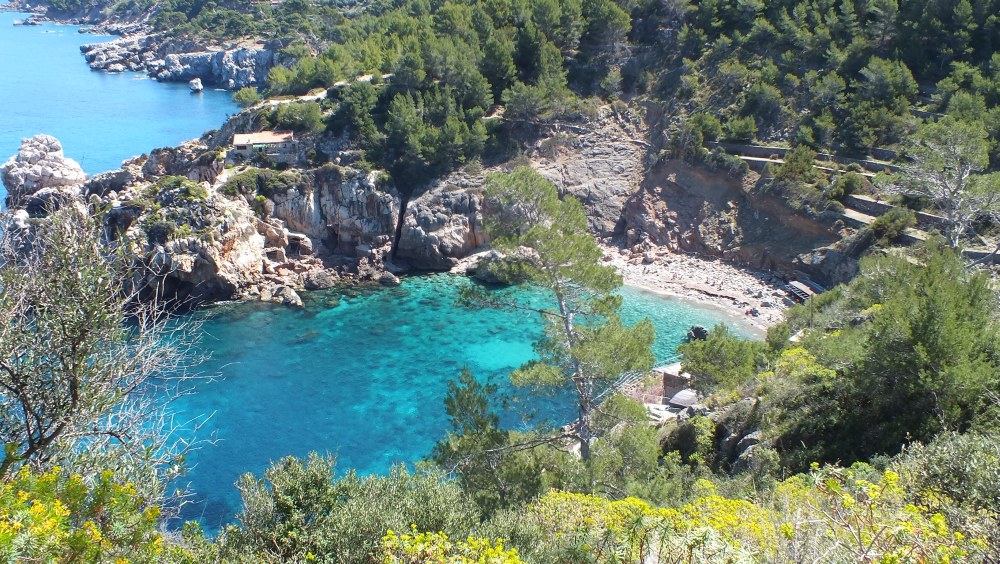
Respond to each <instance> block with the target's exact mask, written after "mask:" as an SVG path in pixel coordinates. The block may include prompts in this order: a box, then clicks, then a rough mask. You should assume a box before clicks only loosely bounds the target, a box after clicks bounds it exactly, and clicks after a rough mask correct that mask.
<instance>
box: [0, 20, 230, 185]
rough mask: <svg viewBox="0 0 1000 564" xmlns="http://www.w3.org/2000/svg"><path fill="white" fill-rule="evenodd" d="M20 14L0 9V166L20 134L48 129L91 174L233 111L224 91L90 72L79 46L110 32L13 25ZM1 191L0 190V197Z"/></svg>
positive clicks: (212, 124) (195, 132)
mask: <svg viewBox="0 0 1000 564" xmlns="http://www.w3.org/2000/svg"><path fill="white" fill-rule="evenodd" d="M25 17H27V14H18V13H14V12H0V76H2V77H3V80H0V104H2V107H3V115H2V116H0V163H2V162H3V161H6V160H7V158H8V157H11V156H13V155H15V154H16V153H17V150H18V148H19V147H20V146H21V139H23V138H25V137H31V136H32V135H37V134H39V133H46V134H49V135H52V136H54V137H56V138H57V139H59V141H60V142H61V143H62V146H63V152H64V153H65V154H66V156H67V157H69V158H71V159H73V160H75V161H77V162H78V163H80V166H82V167H83V170H84V171H85V172H86V173H87V174H91V175H92V174H96V173H99V172H104V171H108V170H114V169H116V168H118V167H119V166H121V163H122V161H125V160H128V159H130V158H132V157H134V156H136V155H140V154H142V153H148V152H149V151H150V150H152V149H155V148H158V147H165V146H171V145H177V144H178V143H180V142H182V141H187V140H189V139H194V138H197V137H199V136H201V134H202V133H204V132H205V131H208V130H210V129H215V128H218V127H220V126H221V125H222V124H223V123H224V122H225V120H226V118H227V116H229V115H232V114H235V113H237V112H238V111H239V107H238V106H237V105H236V104H234V103H233V101H232V98H231V95H230V93H229V92H225V91H222V90H212V89H210V88H209V89H206V90H205V91H204V92H202V93H201V94H192V93H191V90H190V88H188V85H187V84H186V83H160V82H157V81H156V80H153V79H151V78H149V77H148V76H146V75H145V74H143V73H137V72H124V73H117V74H108V73H104V72H98V71H92V70H90V67H89V66H87V62H86V61H85V60H84V58H83V55H82V54H81V53H80V45H82V44H84V43H95V42H98V41H106V40H111V39H114V37H108V36H100V35H91V34H81V33H79V27H77V26H69V25H56V24H51V23H45V24H42V25H40V26H15V25H13V22H14V21H15V20H20V19H24V18H25ZM4 195H6V194H5V192H4V191H3V188H2V187H0V200H2V197H3V196H4Z"/></svg>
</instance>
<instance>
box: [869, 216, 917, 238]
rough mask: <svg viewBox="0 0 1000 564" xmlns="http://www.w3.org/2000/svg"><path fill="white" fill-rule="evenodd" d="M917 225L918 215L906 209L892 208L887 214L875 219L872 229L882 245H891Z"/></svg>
mask: <svg viewBox="0 0 1000 564" xmlns="http://www.w3.org/2000/svg"><path fill="white" fill-rule="evenodd" d="M916 224H917V215H916V214H915V213H913V211H912V210H908V209H906V208H892V209H891V210H889V211H888V212H887V213H885V214H883V215H880V216H879V217H877V218H875V221H873V222H872V224H871V228H872V231H874V232H875V236H876V237H878V238H879V241H880V242H882V243H891V242H893V241H895V240H897V239H899V237H900V236H901V235H903V233H904V232H905V231H906V230H907V229H909V228H910V227H913V226H914V225H916Z"/></svg>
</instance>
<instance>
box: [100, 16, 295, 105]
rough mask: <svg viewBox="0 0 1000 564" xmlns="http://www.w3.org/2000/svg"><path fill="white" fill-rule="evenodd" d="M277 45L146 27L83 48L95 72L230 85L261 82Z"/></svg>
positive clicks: (237, 86) (241, 86) (228, 87)
mask: <svg viewBox="0 0 1000 564" xmlns="http://www.w3.org/2000/svg"><path fill="white" fill-rule="evenodd" d="M276 50H277V45H276V44H271V43H263V42H238V43H230V44H224V45H207V44H203V43H199V42H194V41H189V40H184V39H177V38H169V37H168V36H166V35H165V34H151V33H149V32H148V29H146V28H140V29H139V30H138V31H136V32H135V33H131V34H129V35H126V36H125V37H121V38H119V39H115V40H113V41H107V42H102V43H89V44H86V45H82V46H80V51H81V52H82V53H83V56H84V58H85V59H86V60H87V63H88V64H89V65H90V68H92V69H94V70H101V71H107V72H123V71H126V70H128V71H138V72H145V73H147V74H149V76H151V77H153V78H155V79H156V80H159V81H164V82H187V81H190V80H191V79H194V78H198V79H201V81H202V82H204V83H205V84H209V85H215V86H219V87H222V88H227V89H231V90H232V89H238V88H243V87H244V86H252V85H257V84H262V83H263V82H264V79H265V78H266V77H267V72H268V71H269V70H270V69H271V67H272V66H274V64H275V52H276Z"/></svg>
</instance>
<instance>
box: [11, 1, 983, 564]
mask: <svg viewBox="0 0 1000 564" xmlns="http://www.w3.org/2000/svg"><path fill="white" fill-rule="evenodd" d="M47 5H48V7H49V15H50V16H51V17H57V18H64V19H76V18H85V19H86V20H87V21H90V22H92V23H95V24H98V25H105V26H106V25H112V26H120V27H119V28H118V29H120V30H121V31H122V32H123V33H125V32H127V34H126V35H125V37H123V38H121V39H120V40H118V41H117V42H115V43H113V44H111V45H105V46H89V47H86V48H85V49H84V51H85V54H86V57H87V59H88V62H90V63H91V65H92V66H94V65H95V64H96V67H95V68H101V69H104V70H118V69H117V67H116V68H115V69H111V66H112V65H122V67H123V68H129V69H143V70H145V71H147V72H150V73H153V74H154V75H155V76H157V78H160V79H161V80H188V79H189V78H195V77H198V78H205V80H206V81H209V82H214V83H217V84H222V85H224V86H226V87H228V88H231V89H233V90H234V91H235V92H234V96H235V98H234V99H236V100H238V101H240V102H241V104H243V105H244V106H245V109H244V110H243V111H242V112H240V113H239V114H238V115H236V116H233V117H232V118H231V119H229V120H228V121H227V122H226V123H225V124H222V126H221V127H220V128H219V129H218V130H215V131H210V132H207V133H206V134H205V135H204V136H202V137H201V138H200V139H198V140H193V141H190V142H188V143H185V144H183V145H181V146H179V147H173V148H163V149H157V150H155V151H152V152H151V153H150V154H148V155H142V156H140V157H137V158H136V159H133V160H131V161H129V162H127V163H124V165H123V167H122V168H121V169H119V170H116V171H109V172H107V173H104V174H101V175H97V176H95V177H94V178H90V179H84V178H83V176H82V171H79V170H77V169H78V168H79V167H78V166H77V167H76V168H73V166H72V163H70V162H67V161H66V160H65V159H64V158H63V157H62V151H61V146H59V144H58V141H56V140H54V139H52V138H49V137H44V136H42V137H36V138H33V139H29V140H26V141H25V144H24V146H23V148H22V151H21V153H20V154H19V156H18V157H17V158H16V159H14V160H12V161H10V162H9V163H8V164H6V165H4V167H3V169H2V171H0V173H2V176H3V181H4V183H5V185H6V186H7V188H8V191H9V193H10V198H9V200H8V204H9V205H10V207H11V208H12V210H13V211H12V212H11V213H10V214H9V215H8V216H7V217H6V218H5V229H4V237H5V241H4V242H5V243H6V244H5V245H3V249H2V250H4V251H5V252H6V253H7V254H6V255H4V256H5V258H6V259H7V260H6V262H5V263H4V265H3V266H2V267H0V287H2V288H5V289H8V290H7V291H5V292H3V293H0V315H3V316H5V317H3V318H2V319H0V321H3V322H4V323H2V324H0V327H3V329H2V330H0V387H2V388H3V389H4V390H7V392H5V393H4V394H2V395H0V416H2V417H0V431H2V432H3V433H5V434H4V435H2V436H0V438H3V439H4V442H5V444H7V455H6V457H5V459H4V461H3V463H2V464H0V479H2V481H3V484H2V489H0V516H2V517H3V519H4V520H3V523H0V552H2V553H3V554H4V555H5V556H7V557H8V558H10V559H18V558H36V559H41V560H45V559H52V560H59V559H60V558H62V559H64V560H67V561H74V560H84V561H107V560H111V559H115V558H119V557H125V558H132V559H135V560H138V561H169V562H173V561H177V562H204V561H217V562H229V561H252V562H255V561H259V562H278V561H281V562H284V561H296V562H297V561H315V560H319V561H328V562H521V561H525V562H744V561H747V562H749V561H759V562H803V561H816V562H957V561H969V562H990V561H994V560H996V559H998V558H1000V470H998V469H1000V450H998V445H1000V316H998V313H1000V307H998V306H1000V292H998V284H997V278H996V270H995V262H996V253H994V252H991V251H992V250H993V248H994V247H997V248H1000V243H998V241H1000V172H997V168H998V166H1000V148H998V141H1000V45H998V44H996V41H997V38H998V37H1000V4H998V3H997V2H995V1H991V0H975V1H971V0H958V1H951V0H948V1H922V0H921V1H915V2H906V3H897V2H895V0H870V1H853V0H840V1H833V0H829V1H825V0H787V1H779V2H760V1H755V0H739V1H737V0H731V1H728V0H712V1H705V2H697V3H695V2H686V1H684V0H656V1H650V2H642V1H629V0H536V1H531V2H527V1H519V0H468V1H459V0H444V1H442V2H436V3H431V2H426V1H423V0H399V1H396V2H389V1H374V2H370V3H357V4H354V3H352V4H337V3H320V2H317V3H313V2H309V1H307V0H286V1H285V2H283V3H277V4H261V3H252V4H250V3H243V2H233V3H222V4H217V3H214V2H206V3H201V2H186V1H182V0H167V1H165V2H161V3H149V4H147V3H143V2H141V1H137V0H131V1H129V2H118V3H115V4H112V5H104V4H96V3H90V2H88V1H84V2H76V1H73V0H58V1H54V0H49V3H48V4H47ZM39 163H42V165H44V168H45V170H47V171H48V173H46V174H36V173H37V172H38V167H39V166H41V165H39ZM84 180H85V181H84ZM105 249H115V250H116V251H117V252H114V253H109V252H104V250H105ZM677 255H685V256H684V257H683V258H678V260H674V257H676V256H677ZM705 257H713V258H718V259H722V260H723V261H726V263H727V264H728V265H730V266H732V265H738V266H742V267H746V268H752V269H755V270H756V271H759V272H756V273H746V274H745V278H744V279H743V280H749V279H753V278H754V277H756V278H757V281H756V282H744V281H740V282H739V283H740V284H747V285H749V286H748V287H752V290H753V292H747V291H744V292H743V293H740V292H737V291H733V290H731V289H728V288H727V289H724V288H723V286H724V283H732V282H733V281H731V280H719V279H717V278H718V277H725V273H726V272H727V271H726V270H725V269H722V268H715V267H713V266H710V265H712V264H713V263H712V262H710V261H709V260H707V259H706V258H705ZM682 267H683V268H687V269H688V270H687V272H689V273H690V272H691V271H693V270H697V269H703V270H705V273H702V274H704V276H698V277H697V279H696V280H676V278H677V274H678V272H679V271H678V270H676V269H678V268H682ZM426 271H456V272H459V273H465V274H469V275H473V276H476V277H477V278H479V279H481V280H484V281H486V282H488V283H489V284H490V286H489V288H487V287H486V286H484V287H481V288H480V287H478V286H477V287H476V288H474V289H473V290H472V291H469V292H466V293H465V294H463V297H462V300H461V303H462V305H464V306H466V307H479V308H510V309H513V310H515V311H521V312H526V313H527V314H532V315H539V316H540V319H542V320H543V321H542V323H543V326H544V328H545V331H544V333H543V334H542V336H541V337H540V338H539V340H538V341H537V342H536V344H535V351H536V353H537V354H538V359H537V360H536V361H532V362H529V363H527V364H526V365H524V366H522V367H521V368H519V369H517V370H516V371H514V372H513V373H512V374H511V375H510V378H511V381H512V382H513V383H514V384H516V385H518V386H520V387H522V388H523V389H524V390H526V391H527V392H528V393H532V394H537V395H539V396H542V397H549V396H552V397H556V398H557V399H556V400H554V401H562V400H559V399H558V398H559V397H562V398H563V399H564V400H565V398H567V397H568V398H570V399H569V400H565V401H567V405H570V407H571V408H572V410H573V412H574V413H575V414H576V415H575V417H576V420H575V421H572V422H566V421H561V422H537V421H532V419H531V417H530V416H531V414H529V413H520V412H517V411H516V410H517V409H518V406H517V405H516V403H515V404H513V405H512V404H510V403H509V402H508V400H509V398H505V397H498V395H497V393H496V388H495V387H494V386H491V385H490V384H489V383H487V382H484V381H483V380H481V379H479V378H480V377H481V375H476V374H472V373H471V372H470V371H469V370H468V369H465V370H462V371H461V372H460V373H457V374H455V380H454V381H453V382H452V383H451V384H450V385H449V394H448V397H447V398H446V399H445V401H444V405H433V406H426V407H425V409H428V410H438V409H443V410H444V411H445V412H446V413H447V414H448V416H449V419H450V422H451V425H452V429H451V430H450V431H449V432H448V433H447V434H446V435H445V436H444V437H441V439H440V441H439V442H438V443H437V445H435V447H434V449H433V451H432V452H430V453H428V455H427V457H426V460H423V461H419V462H417V461H412V462H414V463H415V464H414V465H413V466H412V467H402V466H401V467H397V468H395V469H394V470H393V471H392V472H391V473H390V474H389V475H387V476H367V477H364V476H357V475H356V474H355V473H354V472H352V471H351V470H350V469H346V468H345V469H338V468H337V466H336V458H335V457H333V456H321V455H315V454H314V455H310V456H309V457H308V458H292V457H289V458H286V459H282V460H279V461H274V462H273V464H272V466H271V468H270V469H269V470H268V471H267V472H266V473H265V475H264V476H253V475H249V474H248V475H246V476H244V477H243V478H242V479H241V480H240V481H239V483H238V484H237V485H236V487H238V489H239V491H240V493H241V496H242V502H243V509H242V512H241V513H240V514H239V515H238V516H237V521H235V522H234V523H232V524H230V525H228V526H227V527H225V528H224V529H223V530H222V531H221V532H220V534H219V535H218V536H217V537H216V538H206V537H205V535H204V534H202V532H201V531H200V530H199V527H198V526H197V525H196V524H193V523H192V524H188V525H186V526H185V528H184V531H183V533H178V532H161V531H160V530H159V529H158V528H157V527H158V517H159V516H160V512H161V511H164V512H165V513H169V512H170V511H171V510H172V509H174V508H175V507H176V503H177V502H178V500H177V499H176V498H174V497H172V496H171V495H169V492H168V489H167V486H166V485H165V484H167V483H169V480H170V479H172V478H173V477H174V476H176V475H177V473H178V472H182V470H183V466H184V462H185V461H184V457H185V454H186V452H187V448H188V445H189V443H188V442H186V439H185V440H179V441H177V442H162V443H161V442H156V441H157V440H161V439H162V440H164V441H165V440H166V438H165V437H157V436H156V433H155V431H156V430H158V429H159V428H158V427H149V426H148V425H145V423H144V422H145V421H146V419H143V418H142V417H143V413H142V412H141V411H140V412H133V411H130V409H132V408H135V407H136V405H137V404H132V403H130V402H131V401H133V398H135V397H137V396H138V397H147V398H148V396H141V395H139V394H137V393H136V391H137V390H142V385H143V383H144V382H149V383H150V385H152V383H153V382H157V381H158V380H156V379H157V378H159V377H160V376H161V373H163V372H164V370H163V365H161V364H157V361H156V359H157V358H158V357H157V351H158V350H159V349H158V348H156V346H154V345H152V344H149V345H147V347H146V348H143V349H141V350H140V352H142V353H144V354H143V355H138V356H136V355H134V354H131V351H133V350H134V349H130V348H129V347H130V344H129V343H130V342H132V341H131V340H130V339H132V338H134V337H133V335H138V336H139V337H143V338H145V339H146V340H144V341H141V342H143V343H147V342H148V343H154V342H156V341H155V339H156V338H163V339H164V341H163V342H164V343H165V346H166V348H167V350H168V352H175V351H174V349H171V348H170V347H171V346H174V345H173V343H175V342H177V341H178V340H179V341H180V342H181V343H183V342H184V339H183V338H180V339H175V335H180V337H184V336H185V335H184V333H183V332H179V333H175V332H171V331H173V330H172V329H170V328H169V327H166V326H162V325H160V324H159V323H160V321H159V320H161V319H165V318H161V317H160V315H161V314H162V313H163V310H162V309H161V307H162V306H164V305H169V306H185V307H188V306H197V305H200V304H203V303H206V302H212V301H218V300H228V299H259V300H264V301H273V302H278V303H282V304H285V305H288V306H290V307H301V305H302V300H301V297H300V293H301V292H303V291H310V290H317V289H326V288H331V287H334V286H339V285H356V284H367V283H378V284H382V285H387V286H392V285H396V284H398V283H399V279H398V277H399V276H403V275H416V274H419V273H421V272H426ZM623 273H624V274H625V275H626V278H627V279H628V280H629V281H630V282H632V283H640V284H642V283H643V282H644V280H645V281H648V282H649V283H650V284H653V283H654V282H656V279H657V278H658V277H659V278H665V276H666V275H667V274H668V273H669V274H670V275H671V277H672V279H673V280H672V281H671V283H672V284H673V285H674V286H675V287H690V288H696V290H695V291H696V292H699V293H703V294H708V295H712V296H713V297H714V298H718V299H719V300H721V301H722V302H723V303H726V304H727V305H728V306H729V307H730V308H736V309H737V310H738V311H741V312H742V311H744V310H745V313H746V315H754V316H757V315H760V319H761V320H766V324H767V325H770V327H769V329H768V330H767V334H766V337H765V338H764V339H763V340H745V339H740V338H737V337H735V336H734V335H732V334H730V333H729V332H728V331H727V330H726V329H725V328H724V327H723V326H719V327H716V328H692V330H691V332H690V334H689V338H688V340H687V342H686V343H685V344H683V345H681V347H680V348H679V350H678V352H679V353H680V354H681V355H682V359H681V360H680V365H679V366H675V367H672V368H670V370H667V369H666V368H664V369H662V370H660V369H658V370H655V371H653V370H651V369H652V368H653V366H652V364H653V357H652V353H651V352H650V343H651V342H652V328H651V325H650V324H649V323H648V322H640V323H638V324H636V325H634V326H625V325H623V323H622V321H621V319H620V318H619V316H618V309H619V306H620V297H617V295H616V294H615V291H616V290H617V289H618V287H619V286H620V285H621V283H622V274H623ZM689 276H691V277H692V278H696V277H695V276H694V275H690V274H689ZM644 277H645V278H644ZM521 282H527V283H530V284H533V285H534V286H535V288H536V289H537V290H538V291H539V292H542V293H545V295H547V296H549V297H550V298H551V302H552V305H546V306H539V305H537V303H534V302H532V301H530V300H526V299H519V297H518V295H516V294H515V293H513V292H510V291H509V287H510V285H511V284H514V283H521ZM791 282H797V283H798V285H797V286H795V288H797V289H799V292H800V294H801V295H800V294H795V295H796V296H798V298H799V299H801V300H802V303H799V304H794V305H793V300H792V295H791V294H788V295H783V290H782V289H781V288H782V287H784V285H785V284H786V283H791ZM657 283H659V282H657ZM494 286H496V287H498V288H494ZM824 289H825V291H821V290H824ZM772 290H773V291H774V293H773V294H772V293H769V292H771V291H772ZM749 294H753V295H749ZM782 298H783V299H784V300H785V301H787V304H784V303H781V302H780V300H782ZM775 302H778V303H775ZM737 304H738V305H737ZM765 304H767V305H765ZM147 308H151V309H147ZM759 309H763V310H764V311H763V314H761V312H760V311H758V310H759ZM147 319H148V320H149V322H148V325H147V324H143V320H147ZM136 320H138V322H137V321H136ZM125 322H129V323H131V324H132V325H127V326H128V327H133V326H134V328H133V329H132V331H134V333H129V332H126V331H121V330H119V328H120V327H121V326H123V323H125ZM136 323H137V325H136ZM67 327H68V328H69V329H66V328H67ZM92 327H93V328H96V329H94V330H91V328H92ZM381 345H383V344H382V343H379V344H378V346H381ZM387 346H388V345H387ZM26 351H27V352H26ZM355 354H374V353H369V351H356V352H355ZM428 354H433V351H428ZM133 358H139V359H140V360H143V361H144V362H148V363H150V364H149V366H151V367H152V368H151V369H149V370H145V369H144V365H140V366H138V367H137V366H136V365H135V363H134V361H133V360H132V359H133ZM165 358H174V357H165ZM103 363H108V364H107V365H106V364H103ZM105 366H110V368H108V369H107V370H104V369H103V368H104V367H105ZM154 369H155V370H154ZM413 369H415V370H419V367H418V366H417V367H413ZM130 370H131V371H130ZM671 370H672V372H671ZM121 374H125V375H126V376H121ZM131 374H138V375H139V376H141V377H136V379H135V380H134V381H133V380H129V379H128V378H127V375H131ZM81 375H82V376H81ZM109 378H124V383H122V381H121V380H108V379H109ZM144 378H145V379H144ZM39 382H40V383H39ZM79 382H84V383H86V384H88V386H89V387H86V388H85V393H84V395H83V397H84V400H85V401H82V402H81V400H80V397H81V396H80V393H79V389H80V386H79V385H78V383H79ZM95 382H96V383H97V384H99V385H97V386H93V385H91V383H95ZM622 390H625V391H630V394H625V393H618V392H620V391H622ZM560 392H561V393H563V394H564V395H563V396H559V393H560ZM677 392H683V393H682V394H677ZM88 394H91V395H88ZM91 396H92V398H93V401H90V399H91ZM648 396H655V397H656V399H655V401H652V404H651V405H643V402H646V403H647V404H649V403H650V400H648V399H646V398H647V397H648ZM679 396H684V397H687V398H688V399H689V400H690V401H686V402H685V403H683V404H677V403H671V401H674V400H675V399H677V398H678V397H679ZM637 399H638V400H642V401H636V400H637ZM677 401H680V400H677ZM261 402H262V404H264V405H266V402H267V398H261ZM138 407H141V408H144V409H145V408H148V407H149V406H148V405H147V404H142V405H139V406H138ZM116 409H120V410H121V411H115V410H116ZM506 410H513V412H514V413H516V414H517V415H522V416H524V417H523V423H522V424H519V425H501V423H500V422H501V420H504V421H507V419H506V418H507V417H510V413H511V411H506ZM118 413H125V414H129V415H130V417H126V418H121V417H119V416H118V415H116V414H118ZM501 414H503V415H501ZM502 417H503V419H502ZM119 419H121V420H122V421H124V423H122V426H125V427H126V429H125V431H124V432H122V431H121V429H118V428H117V427H115V426H114V425H112V423H117V422H118V421H119ZM130 424H131V425H132V426H131V427H129V426H128V425H130ZM359 424H373V423H371V422H359ZM105 427H108V428H110V430H107V431H105V430H104V429H105ZM64 429H65V431H64ZM135 430H142V431H144V432H147V433H152V435H153V436H152V437H151V438H146V437H147V435H142V436H143V437H144V439H143V441H146V440H148V441H152V442H135V441H133V439H132V437H131V436H130V434H129V431H135ZM137 436H138V435H137ZM95 437H102V438H99V439H98V438H95ZM104 437H112V438H113V439H116V441H117V442H116V441H115V440H111V439H108V440H107V442H105V439H104ZM147 445H157V446H155V447H150V446H147ZM160 448H163V449H164V450H163V451H161V450H159V449H160ZM209 448H210V447H209ZM174 449H176V450H174ZM119 453H127V456H119ZM67 469H68V471H67ZM77 473H79V474H77ZM137 477H138V478H137ZM6 523H12V525H10V526H8V525H6ZM67 555H68V556H67Z"/></svg>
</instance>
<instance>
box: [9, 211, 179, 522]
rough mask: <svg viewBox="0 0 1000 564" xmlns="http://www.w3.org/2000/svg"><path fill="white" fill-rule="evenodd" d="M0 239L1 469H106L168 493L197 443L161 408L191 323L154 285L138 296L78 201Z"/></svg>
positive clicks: (174, 388) (154, 497)
mask: <svg viewBox="0 0 1000 564" xmlns="http://www.w3.org/2000/svg"><path fill="white" fill-rule="evenodd" d="M0 248H2V251H3V261H2V262H3V266H2V267H0V288H3V292H2V293H0V388H2V389H3V394H2V396H0V438H2V441H3V443H4V457H3V460H2V462H0V479H3V480H9V479H11V478H12V477H13V476H14V475H15V474H17V472H18V470H19V469H20V468H22V467H26V466H27V467H30V468H32V469H35V470H42V471H45V470H53V469H54V468H56V467H63V468H72V469H73V470H74V471H75V472H78V473H81V474H84V475H87V476H97V475H98V474H100V473H101V472H102V471H109V472H112V473H113V475H114V476H115V479H116V480H120V481H127V482H131V483H134V484H141V486H142V492H141V494H142V495H143V496H144V497H145V499H146V500H148V502H149V503H155V502H156V501H158V500H162V499H163V498H164V497H165V496H166V488H167V483H168V482H169V481H170V480H171V479H172V478H174V477H176V476H177V475H178V473H179V472H180V471H181V470H182V461H183V459H184V457H185V455H186V453H187V451H188V450H189V449H190V443H189V441H186V440H184V439H186V437H184V436H178V435H176V434H175V429H174V426H173V423H171V421H170V418H169V417H166V416H164V412H163V407H164V403H166V402H168V401H169V398H171V397H174V396H175V395H176V393H178V392H179V390H178V386H179V385H181V383H182V380H183V379H184V378H185V377H187V368H188V367H189V366H190V363H192V362H195V361H196V360H197V357H196V355H194V354H193V353H192V350H191V339H190V336H189V333H188V331H189V329H188V328H187V326H186V325H184V324H180V325H177V326H173V327H172V326H169V325H168V322H169V319H168V317H166V316H164V315H163V311H162V309H161V307H160V306H159V305H158V304H157V302H156V299H155V296H153V297H152V300H150V299H149V297H148V296H144V299H143V300H141V301H140V300H139V298H140V296H139V290H138V289H135V288H133V287H132V286H131V284H130V280H131V277H132V275H133V274H134V270H133V268H134V267H133V265H132V264H131V262H130V260H129V259H128V256H127V254H125V253H118V252H115V251H114V250H110V251H109V250H107V249H105V248H104V246H103V245H102V239H101V226H100V225H99V224H98V223H97V222H96V221H95V220H93V219H91V218H90V217H89V216H86V215H85V214H83V213H81V212H78V211H75V210H73V209H67V210H65V211H60V212H57V213H55V214H53V215H52V216H51V217H50V219H49V220H48V221H46V222H44V223H42V224H40V225H39V226H38V227H37V228H36V231H35V233H34V236H33V237H31V238H29V239H21V232H20V231H18V230H8V231H5V233H4V240H3V244H2V247H0ZM126 322H128V325H126ZM168 336H170V338H169V339H168V338H167V337H168Z"/></svg>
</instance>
